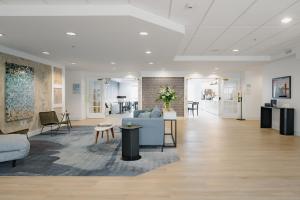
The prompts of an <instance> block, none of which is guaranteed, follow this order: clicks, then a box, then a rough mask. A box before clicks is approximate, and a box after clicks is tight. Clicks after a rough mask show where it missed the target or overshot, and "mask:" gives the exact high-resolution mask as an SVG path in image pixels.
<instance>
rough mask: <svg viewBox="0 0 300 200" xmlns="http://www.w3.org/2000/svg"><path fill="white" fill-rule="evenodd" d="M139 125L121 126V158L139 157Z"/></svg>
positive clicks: (131, 158) (135, 158)
mask: <svg viewBox="0 0 300 200" xmlns="http://www.w3.org/2000/svg"><path fill="white" fill-rule="evenodd" d="M140 128H142V127H141V126H135V125H131V126H121V127H120V129H121V130H122V160H124V161H134V160H139V159H141V156H140V143H139V140H140V139H139V135H140V133H139V129H140Z"/></svg>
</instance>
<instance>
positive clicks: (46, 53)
mask: <svg viewBox="0 0 300 200" xmlns="http://www.w3.org/2000/svg"><path fill="white" fill-rule="evenodd" d="M42 53H43V54H45V55H50V52H49V51H43V52H42Z"/></svg>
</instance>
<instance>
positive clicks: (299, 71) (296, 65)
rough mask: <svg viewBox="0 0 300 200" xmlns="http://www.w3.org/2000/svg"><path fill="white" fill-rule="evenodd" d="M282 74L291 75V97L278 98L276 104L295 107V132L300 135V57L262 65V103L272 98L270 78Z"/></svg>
mask: <svg viewBox="0 0 300 200" xmlns="http://www.w3.org/2000/svg"><path fill="white" fill-rule="evenodd" d="M282 76H292V85H291V87H292V98H291V99H285V100H278V104H279V105H280V104H281V105H283V104H287V105H289V106H290V107H293V108H295V132H296V134H297V135H299V136H300V117H299V112H300V92H299V91H300V59H296V56H292V57H289V58H285V59H282V60H279V61H275V62H273V63H270V64H268V65H266V66H265V67H264V70H263V82H262V84H263V86H264V87H263V90H262V94H263V95H262V96H263V98H262V103H265V102H270V99H272V78H277V77H282Z"/></svg>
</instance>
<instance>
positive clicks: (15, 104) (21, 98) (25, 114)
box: [5, 63, 34, 122]
mask: <svg viewBox="0 0 300 200" xmlns="http://www.w3.org/2000/svg"><path fill="white" fill-rule="evenodd" d="M33 115H34V70H33V68H32V67H29V66H24V65H17V64H14V63H5V120H6V122H11V121H17V120H23V119H29V118H32V117H33Z"/></svg>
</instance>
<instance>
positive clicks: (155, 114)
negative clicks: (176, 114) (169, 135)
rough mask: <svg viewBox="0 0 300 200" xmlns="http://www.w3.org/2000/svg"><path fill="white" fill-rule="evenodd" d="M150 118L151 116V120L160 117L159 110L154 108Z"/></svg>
mask: <svg viewBox="0 0 300 200" xmlns="http://www.w3.org/2000/svg"><path fill="white" fill-rule="evenodd" d="M150 116H151V118H160V117H161V111H160V109H159V108H158V107H157V106H156V107H155V108H153V110H152V111H151V115H150Z"/></svg>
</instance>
